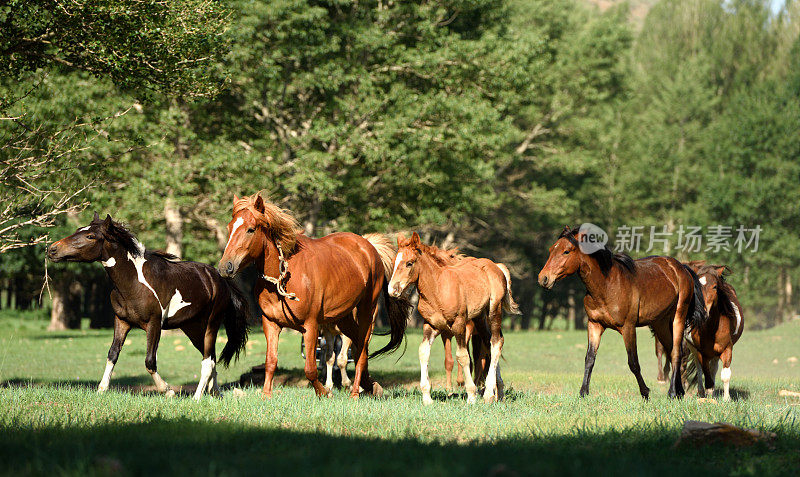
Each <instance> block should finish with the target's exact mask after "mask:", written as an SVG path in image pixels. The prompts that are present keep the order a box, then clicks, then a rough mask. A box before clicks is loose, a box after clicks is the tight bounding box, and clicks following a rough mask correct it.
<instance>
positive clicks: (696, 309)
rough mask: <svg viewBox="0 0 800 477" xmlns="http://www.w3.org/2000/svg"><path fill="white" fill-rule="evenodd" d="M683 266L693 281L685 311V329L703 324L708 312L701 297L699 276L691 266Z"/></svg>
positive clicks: (701, 287) (701, 286) (701, 288)
mask: <svg viewBox="0 0 800 477" xmlns="http://www.w3.org/2000/svg"><path fill="white" fill-rule="evenodd" d="M683 268H685V269H686V271H687V272H689V275H691V276H692V280H693V281H694V296H693V297H692V301H691V302H689V310H688V311H687V312H686V329H693V328H697V327H701V326H703V325H704V324H705V322H706V321H707V320H708V313H707V312H706V304H705V300H704V299H703V285H701V284H700V278H699V277H698V276H697V274H696V273H695V272H694V270H692V268H691V267H689V266H687V265H683Z"/></svg>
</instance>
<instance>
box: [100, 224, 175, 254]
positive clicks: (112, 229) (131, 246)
mask: <svg viewBox="0 0 800 477" xmlns="http://www.w3.org/2000/svg"><path fill="white" fill-rule="evenodd" d="M103 223H104V221H103V220H93V221H92V223H91V225H99V226H100V230H101V233H102V234H103V238H104V239H105V240H108V241H110V242H115V243H117V244H119V245H120V246H121V247H122V249H123V250H125V251H126V252H128V253H130V254H131V255H133V256H134V257H141V256H143V255H144V254H145V252H147V253H149V254H152V255H154V256H156V257H160V258H163V259H164V260H167V261H170V262H179V261H180V258H179V257H178V256H176V255H173V254H171V253H167V252H165V251H163V250H145V248H144V245H142V243H141V242H139V240H138V239H137V238H136V236H135V235H134V234H133V232H131V231H130V230H128V228H127V227H125V226H124V225H123V224H122V223H121V222H117V221H115V220H112V221H111V225H109V226H108V228H106V229H104V228H103V227H102V225H103Z"/></svg>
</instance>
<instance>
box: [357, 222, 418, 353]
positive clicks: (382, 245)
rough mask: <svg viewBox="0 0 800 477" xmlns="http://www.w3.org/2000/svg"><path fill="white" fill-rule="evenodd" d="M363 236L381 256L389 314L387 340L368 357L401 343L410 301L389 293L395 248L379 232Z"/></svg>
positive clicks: (394, 348) (391, 348) (389, 349)
mask: <svg viewBox="0 0 800 477" xmlns="http://www.w3.org/2000/svg"><path fill="white" fill-rule="evenodd" d="M364 238H365V239H367V240H368V241H369V243H371V244H372V246H373V247H375V250H377V251H378V255H380V257H381V263H382V264H383V270H384V275H385V276H386V280H385V281H384V285H383V296H384V297H385V299H386V314H387V315H388V316H389V326H390V328H391V330H390V331H389V342H388V343H387V344H386V346H384V347H383V348H381V349H379V350H378V351H375V352H374V353H371V354H370V355H369V357H370V358H372V357H375V356H379V355H381V354H384V353H389V352H391V351H395V350H396V349H397V348H399V347H400V345H401V344H403V338H404V337H405V335H406V325H408V315H409V313H410V311H411V302H410V301H409V300H408V298H405V297H402V296H401V297H399V298H394V297H393V296H390V295H389V280H390V279H391V278H392V265H394V260H395V257H396V256H397V250H396V249H395V248H394V245H392V242H391V240H389V238H388V237H386V236H385V235H381V234H367V235H364Z"/></svg>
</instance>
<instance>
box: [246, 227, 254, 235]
mask: <svg viewBox="0 0 800 477" xmlns="http://www.w3.org/2000/svg"><path fill="white" fill-rule="evenodd" d="M255 232H256V229H254V228H253V227H250V228H249V229H247V233H249V234H254V233H255Z"/></svg>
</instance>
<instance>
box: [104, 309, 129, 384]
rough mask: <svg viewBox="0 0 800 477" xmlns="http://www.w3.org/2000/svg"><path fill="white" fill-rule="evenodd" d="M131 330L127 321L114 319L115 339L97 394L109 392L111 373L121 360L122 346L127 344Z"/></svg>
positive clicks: (112, 342) (118, 318) (109, 350)
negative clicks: (118, 360)
mask: <svg viewBox="0 0 800 477" xmlns="http://www.w3.org/2000/svg"><path fill="white" fill-rule="evenodd" d="M130 330H131V325H130V324H129V323H128V322H127V321H123V320H121V319H120V317H118V316H115V317H114V339H113V340H112V341H111V347H110V348H109V349H108V360H106V371H105V372H104V373H103V379H101V380H100V385H99V386H97V392H99V393H103V392H106V390H108V384H109V382H110V381H111V373H112V372H113V371H114V366H115V365H116V364H117V359H119V352H120V351H122V345H124V344H125V338H127V337H128V332H129V331H130Z"/></svg>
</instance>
